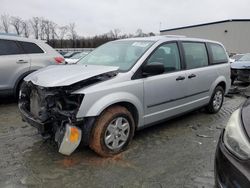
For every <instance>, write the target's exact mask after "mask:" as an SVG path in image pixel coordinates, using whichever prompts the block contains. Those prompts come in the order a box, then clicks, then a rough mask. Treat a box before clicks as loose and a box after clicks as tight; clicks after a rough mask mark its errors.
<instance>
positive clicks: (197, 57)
mask: <svg viewBox="0 0 250 188" xmlns="http://www.w3.org/2000/svg"><path fill="white" fill-rule="evenodd" d="M182 44H183V48H184V54H185V55H184V56H185V62H186V67H187V69H194V68H199V67H205V66H207V65H208V55H207V49H206V46H205V44H204V43H198V42H183V43H182Z"/></svg>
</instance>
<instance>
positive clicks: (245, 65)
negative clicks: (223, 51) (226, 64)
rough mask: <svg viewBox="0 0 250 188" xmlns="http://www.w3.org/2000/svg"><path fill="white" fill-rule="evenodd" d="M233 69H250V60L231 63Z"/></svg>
mask: <svg viewBox="0 0 250 188" xmlns="http://www.w3.org/2000/svg"><path fill="white" fill-rule="evenodd" d="M231 68H232V69H250V61H235V62H234V63H231Z"/></svg>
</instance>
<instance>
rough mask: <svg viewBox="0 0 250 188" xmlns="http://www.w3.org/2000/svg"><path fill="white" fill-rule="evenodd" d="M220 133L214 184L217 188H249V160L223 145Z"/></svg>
mask: <svg viewBox="0 0 250 188" xmlns="http://www.w3.org/2000/svg"><path fill="white" fill-rule="evenodd" d="M223 134H224V131H223V132H222V134H221V137H220V140H219V142H218V145H217V150H216V155H215V184H216V187H217V188H249V187H250V161H242V160H239V159H238V158H236V157H235V156H234V155H233V154H231V153H230V152H229V151H228V150H227V148H226V147H225V145H224V143H223V140H222V137H223Z"/></svg>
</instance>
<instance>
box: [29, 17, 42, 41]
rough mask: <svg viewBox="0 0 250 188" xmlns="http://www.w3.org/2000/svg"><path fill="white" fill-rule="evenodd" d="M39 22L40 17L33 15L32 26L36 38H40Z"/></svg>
mask: <svg viewBox="0 0 250 188" xmlns="http://www.w3.org/2000/svg"><path fill="white" fill-rule="evenodd" d="M39 22H40V18H38V17H33V18H32V19H31V20H30V23H31V27H32V29H33V34H34V37H35V38H36V39H38V37H39Z"/></svg>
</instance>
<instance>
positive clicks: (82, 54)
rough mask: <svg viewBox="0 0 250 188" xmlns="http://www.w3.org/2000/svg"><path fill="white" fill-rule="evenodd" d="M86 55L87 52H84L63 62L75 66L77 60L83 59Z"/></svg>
mask: <svg viewBox="0 0 250 188" xmlns="http://www.w3.org/2000/svg"><path fill="white" fill-rule="evenodd" d="M88 54H89V51H85V52H81V53H78V54H75V55H73V56H72V57H70V58H66V59H65V62H66V63H67V64H75V63H76V62H77V61H78V60H79V59H81V58H83V57H85V56H86V55H88Z"/></svg>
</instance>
